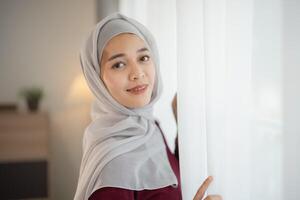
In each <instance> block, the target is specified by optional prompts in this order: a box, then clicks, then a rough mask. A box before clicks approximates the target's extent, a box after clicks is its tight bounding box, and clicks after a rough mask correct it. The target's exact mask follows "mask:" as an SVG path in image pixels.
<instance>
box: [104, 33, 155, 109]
mask: <svg viewBox="0 0 300 200" xmlns="http://www.w3.org/2000/svg"><path fill="white" fill-rule="evenodd" d="M100 67H101V70H100V71H101V74H100V78H101V79H102V80H103V82H104V84H105V86H106V88H107V89H108V91H109V93H110V94H111V95H112V97H113V98H114V99H115V100H116V101H117V102H119V103H120V104H122V105H124V106H126V107H128V108H139V107H143V106H145V105H147V104H148V103H149V102H150V100H151V95H152V90H153V86H154V80H155V66H154V62H153V60H152V57H151V55H150V50H149V49H148V48H147V47H146V45H145V42H144V41H143V40H142V39H140V38H139V37H138V36H136V35H134V34H129V33H122V34H119V35H117V36H115V37H113V38H112V39H111V40H110V41H109V42H108V43H107V44H106V46H105V48H104V50H103V54H102V59H101V63H100Z"/></svg>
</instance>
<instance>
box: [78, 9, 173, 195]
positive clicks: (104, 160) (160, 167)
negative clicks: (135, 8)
mask: <svg viewBox="0 0 300 200" xmlns="http://www.w3.org/2000/svg"><path fill="white" fill-rule="evenodd" d="M121 33H133V34H135V35H137V36H138V37H140V38H141V39H142V40H144V42H145V44H146V45H147V46H148V47H149V50H150V53H151V58H152V59H153V60H154V63H155V69H156V76H155V84H154V88H153V94H152V97H151V100H150V103H149V104H147V105H146V106H144V107H141V108H135V109H129V108H127V107H125V106H123V105H121V104H120V103H118V102H117V101H116V100H115V99H114V98H113V97H112V96H111V95H110V93H109V92H108V91H107V89H106V87H105V85H104V83H103V81H102V80H101V79H100V78H99V77H100V76H99V74H100V67H99V66H100V64H99V63H101V62H100V60H101V56H102V52H103V49H104V47H105V45H106V43H107V42H108V41H109V40H110V39H111V38H112V37H114V36H116V35H118V34H121ZM80 60H81V66H82V70H83V73H84V76H85V78H86V81H87V83H88V85H89V87H90V89H91V91H92V92H93V94H94V95H95V97H96V98H95V101H94V102H93V105H92V110H91V116H92V122H91V123H90V125H89V126H88V127H87V128H86V130H85V133H84V137H83V157H82V162H81V167H80V175H79V180H78V185H77V190H76V194H75V197H74V200H88V198H89V196H90V195H91V194H92V193H93V192H94V191H96V190H97V189H99V188H102V187H118V188H124V189H130V190H143V189H158V188H162V187H166V186H169V185H172V186H177V185H178V181H177V178H176V176H175V174H174V172H173V170H172V168H171V166H170V163H169V161H168V157H167V152H166V146H165V144H164V141H163V137H162V135H161V133H160V130H159V128H158V127H157V126H156V124H155V121H157V119H156V118H155V117H154V116H153V105H154V103H155V102H156V101H157V100H158V99H159V97H160V95H161V92H162V80H161V75H160V70H159V57H158V50H157V47H156V44H155V41H154V38H153V37H152V35H151V33H150V32H149V31H148V30H147V29H146V28H145V27H144V26H143V25H142V24H140V23H139V22H137V21H135V20H133V19H130V18H128V17H126V16H124V15H121V14H119V13H114V14H112V15H109V16H108V17H106V18H104V19H103V20H101V21H100V22H99V23H98V24H97V25H96V27H95V29H94V30H92V32H91V33H90V35H89V37H88V39H87V40H86V43H85V45H84V47H83V49H82V50H81V53H80Z"/></svg>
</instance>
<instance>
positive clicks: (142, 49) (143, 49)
mask: <svg viewBox="0 0 300 200" xmlns="http://www.w3.org/2000/svg"><path fill="white" fill-rule="evenodd" d="M143 51H149V50H148V49H147V48H146V47H143V48H141V49H139V50H137V51H136V52H143Z"/></svg>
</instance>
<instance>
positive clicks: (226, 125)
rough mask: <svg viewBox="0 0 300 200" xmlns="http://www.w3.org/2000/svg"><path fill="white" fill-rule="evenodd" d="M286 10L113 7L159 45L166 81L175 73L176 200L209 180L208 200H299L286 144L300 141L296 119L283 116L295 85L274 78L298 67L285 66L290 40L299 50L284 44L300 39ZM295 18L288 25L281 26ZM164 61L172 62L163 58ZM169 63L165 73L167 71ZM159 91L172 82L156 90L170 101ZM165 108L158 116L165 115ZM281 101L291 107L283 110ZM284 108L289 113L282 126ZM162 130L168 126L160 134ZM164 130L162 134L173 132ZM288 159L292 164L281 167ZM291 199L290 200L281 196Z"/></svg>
mask: <svg viewBox="0 0 300 200" xmlns="http://www.w3.org/2000/svg"><path fill="white" fill-rule="evenodd" d="M288 1H290V2H294V3H293V4H289V3H284V4H283V3H282V0H206V1H205V0H200V1H199V0H177V1H172V0H168V1H158V0H157V1H156V0H151V1H150V0H149V1H146V0H142V1H140V0H139V1H133V0H129V1H127V0H121V1H120V5H121V6H120V9H121V11H123V12H125V14H130V15H131V16H132V17H135V18H137V19H139V20H144V22H145V24H148V25H149V28H150V29H151V31H154V33H155V36H157V39H158V38H159V40H158V43H160V42H162V44H159V45H160V48H162V49H164V50H163V52H165V54H162V60H164V59H165V58H166V60H165V61H164V64H162V69H163V70H166V71H164V73H163V76H164V77H165V79H166V77H168V76H169V75H170V74H169V73H170V70H171V69H172V70H173V69H174V68H173V67H174V66H177V74H178V76H177V91H178V117H179V146H180V167H181V177H182V191H183V198H184V199H185V200H190V199H192V198H193V196H194V194H195V192H196V190H197V188H198V187H199V186H200V184H201V183H202V182H203V180H204V179H205V178H206V177H207V176H208V175H213V176H214V182H213V184H212V185H211V186H210V187H209V190H208V193H218V194H221V195H222V196H223V199H224V200H253V199H257V200H280V199H299V197H300V196H299V192H298V193H297V189H296V188H297V187H298V188H299V185H298V186H297V185H296V183H299V181H300V177H299V172H297V166H299V163H300V158H299V155H298V153H295V152H296V151H297V148H296V147H295V144H296V143H297V142H300V141H299V136H298V135H296V134H293V133H296V132H297V131H298V132H299V130H300V127H299V125H298V126H297V123H295V122H296V120H295V116H296V112H293V113H292V112H289V111H290V110H292V109H294V108H295V109H296V110H299V108H300V106H299V105H295V104H296V101H291V99H294V98H295V99H299V95H298V96H297V95H296V94H297V92H296V88H297V84H298V85H300V80H295V79H296V78H295V79H291V80H289V78H287V77H289V76H292V75H293V77H295V74H291V72H297V70H292V69H290V70H289V71H288V72H287V73H284V74H285V78H286V80H285V81H284V82H283V80H282V76H283V72H286V71H287V70H286V69H283V67H282V65H283V64H285V65H289V66H294V67H295V66H299V63H300V62H299V61H298V64H295V63H292V61H291V60H293V59H294V60H293V61H296V60H297V57H296V54H295V53H294V52H297V50H298V52H299V48H300V45H299V39H298V40H297V41H296V42H298V43H297V45H298V46H297V45H296V44H293V43H291V39H290V38H293V39H296V38H297V37H296V33H298V32H299V28H298V29H297V25H298V27H299V22H300V18H299V15H300V14H298V15H297V14H296V13H297V12H296V11H297V9H298V10H299V8H300V5H299V3H296V1H292V0H288ZM135 2H137V3H135ZM297 6H298V7H297ZM290 9H291V10H293V12H292V13H290V12H289V10H290ZM283 11H284V12H285V15H284V17H283ZM175 14H176V15H175ZM158 16H159V17H158ZM294 18H297V20H298V21H297V22H298V23H297V24H295V23H290V20H294ZM174 20H176V21H175V23H176V24H175V25H174ZM167 22H169V23H167ZM151 24H152V25H151ZM169 24H170V25H171V26H168V25H169ZM152 28H153V30H152ZM286 30H291V32H292V31H296V33H290V32H287V31H286ZM297 31H298V32H297ZM168 35H170V37H168ZM166 41H168V42H166ZM169 45H171V47H170V46H169ZM174 45H176V46H174ZM291 46H293V48H294V49H291ZM175 47H176V48H175ZM174 49H176V52H177V53H176V52H174ZM282 49H284V50H282ZM169 51H170V52H172V53H169V54H168V53H166V52H169ZM165 56H166V57H165ZM164 57H165V58H164ZM298 57H299V56H298ZM290 58H291V60H289V59H290ZM174 60H175V61H176V60H177V62H173V61H174ZM298 60H299V59H298ZM170 61H171V62H172V64H171V65H168V64H167V63H168V62H170ZM170 66H172V67H170ZM172 70H171V71H172ZM298 72H299V70H298ZM173 75H174V74H172V73H171V77H173ZM171 80H173V78H171ZM168 83H171V84H173V83H174V82H172V81H167V84H166V85H167V86H166V88H165V92H167V93H168V92H169V91H171V92H169V93H168V95H169V97H171V96H172V94H173V92H174V91H176V87H175V88H174V87H172V86H170V88H169V86H168ZM291 85H293V90H287V91H288V92H289V91H291V92H289V93H288V95H286V96H284V97H283V92H282V89H283V86H285V87H289V86H291ZM292 91H293V92H294V93H293V92H292ZM298 93H299V92H298ZM169 99H170V98H169ZM169 99H168V101H167V102H166V103H165V104H164V106H168V104H169V103H170V101H169ZM282 99H285V101H286V102H292V103H291V104H289V103H286V102H285V103H284V104H283V102H282ZM293 106H294V107H293ZM161 108H162V109H163V106H162V107H161ZM284 108H288V109H286V110H285V121H284V119H283V115H282V112H283V110H284ZM290 113H292V114H290ZM158 114H159V113H158ZM293 120H294V121H293ZM171 121H172V119H171V118H170V120H169V121H167V122H166V121H163V124H165V123H168V124H170V123H172V122H171ZM169 122H170V123H169ZM283 122H284V123H285V129H284V130H285V131H284V133H283ZM287 122H290V123H287ZM298 124H299V123H298ZM173 126H174V124H171V125H170V127H172V128H171V130H172V132H173V130H174V129H173ZM293 128H294V129H293ZM297 128H298V129H297ZM171 134H172V133H171ZM173 136H174V135H173ZM293 139H294V140H293ZM171 140H172V139H171ZM171 140H170V141H171ZM171 143H172V142H171ZM290 144H293V146H292V145H290ZM289 145H290V146H289ZM292 153H293V154H292ZM291 154H292V156H293V157H292V159H293V160H291V159H290V158H289V155H291ZM288 164H291V165H292V167H291V169H292V171H289V169H290V167H289V165H288ZM298 171H299V170H298ZM297 176H298V177H297ZM289 180H291V181H292V182H291V183H290V182H289ZM284 184H285V185H284ZM287 185H288V187H287ZM290 190H291V191H292V193H288V191H290Z"/></svg>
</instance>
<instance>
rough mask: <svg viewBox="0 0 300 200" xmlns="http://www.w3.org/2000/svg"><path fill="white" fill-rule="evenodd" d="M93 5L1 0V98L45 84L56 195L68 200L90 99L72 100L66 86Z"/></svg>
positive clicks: (78, 0)
mask: <svg viewBox="0 0 300 200" xmlns="http://www.w3.org/2000/svg"><path fill="white" fill-rule="evenodd" d="M96 8H97V7H96V1H95V0H92V1H84V0H64V1H58V0H55V1H39V0H27V1H18V0H7V1H0V44H1V45H0V91H1V94H0V102H18V101H17V97H16V93H17V91H18V89H19V88H20V87H22V86H27V85H32V84H37V85H41V86H42V87H43V88H44V89H45V93H46V96H45V99H44V100H43V102H42V109H43V110H45V111H47V112H48V113H49V115H50V137H49V140H50V141H49V142H50V149H49V151H50V154H49V156H50V160H49V161H50V162H49V166H50V177H49V178H50V197H51V199H55V200H66V199H72V197H73V195H74V192H75V187H76V184H77V178H78V171H79V165H80V161H81V142H82V141H81V139H82V134H83V131H84V128H85V127H86V125H87V124H88V122H89V105H88V103H89V99H86V100H85V101H81V100H78V99H75V98H76V94H75V96H74V94H70V92H71V91H70V90H71V89H72V87H73V86H72V84H73V82H74V81H75V80H77V79H78V78H79V77H80V75H81V69H80V62H79V50H80V48H81V46H82V42H83V40H84V39H85V37H86V36H87V34H88V31H89V30H90V29H92V27H93V26H94V24H95V23H96V16H97V15H96ZM75 90H76V88H75ZM73 93H74V92H73ZM75 93H76V92H75ZM72 95H73V96H72Z"/></svg>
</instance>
